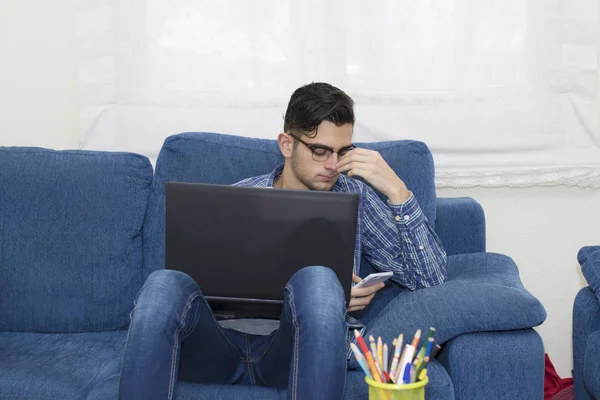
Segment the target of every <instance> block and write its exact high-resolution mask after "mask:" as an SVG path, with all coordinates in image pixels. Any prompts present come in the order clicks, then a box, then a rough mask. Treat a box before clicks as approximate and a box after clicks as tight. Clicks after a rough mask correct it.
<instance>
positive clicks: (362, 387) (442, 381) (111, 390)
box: [87, 360, 454, 400]
mask: <svg viewBox="0 0 600 400" xmlns="http://www.w3.org/2000/svg"><path fill="white" fill-rule="evenodd" d="M428 370H429V372H428V376H429V384H428V385H427V387H426V389H425V394H426V397H427V399H428V400H453V399H454V387H453V385H452V382H451V381H450V377H449V376H448V374H447V373H446V370H444V367H442V366H441V364H440V363H439V362H438V361H437V360H433V361H432V362H431V364H430V366H429V368H428ZM118 387H119V375H118V374H114V375H112V376H110V377H109V378H108V379H106V380H104V381H103V382H101V383H99V384H98V385H96V387H95V388H94V389H93V390H92V391H91V393H90V395H89V397H88V398H87V400H116V399H117V397H118V390H119V389H118ZM368 390H369V389H368V386H367V384H366V383H365V374H364V373H363V372H362V371H349V372H348V375H347V377H346V386H345V390H344V397H343V398H344V400H364V399H367V397H368ZM286 394H287V390H285V389H275V388H267V387H259V386H243V385H207V384H196V383H190V382H179V383H178V384H177V395H176V396H175V398H176V399H177V400H197V399H211V400H228V399H236V400H254V399H261V400H283V399H286V398H287V396H286Z"/></svg>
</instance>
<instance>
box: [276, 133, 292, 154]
mask: <svg viewBox="0 0 600 400" xmlns="http://www.w3.org/2000/svg"><path fill="white" fill-rule="evenodd" d="M277 143H279V150H281V154H283V156H284V157H285V158H290V157H291V156H292V152H293V151H294V138H292V137H291V136H290V135H288V134H286V133H284V132H282V133H280V134H279V136H277Z"/></svg>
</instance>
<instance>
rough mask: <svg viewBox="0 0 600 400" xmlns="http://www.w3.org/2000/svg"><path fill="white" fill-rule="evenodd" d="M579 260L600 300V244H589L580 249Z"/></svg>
mask: <svg viewBox="0 0 600 400" xmlns="http://www.w3.org/2000/svg"><path fill="white" fill-rule="evenodd" d="M577 261H579V264H580V265H581V272H582V273H583V276H584V277H585V280H586V281H587V283H588V285H590V288H591V289H592V291H593V292H594V294H595V295H596V298H597V299H598V301H599V302H600V246H587V247H583V248H582V249H581V250H579V253H578V254H577Z"/></svg>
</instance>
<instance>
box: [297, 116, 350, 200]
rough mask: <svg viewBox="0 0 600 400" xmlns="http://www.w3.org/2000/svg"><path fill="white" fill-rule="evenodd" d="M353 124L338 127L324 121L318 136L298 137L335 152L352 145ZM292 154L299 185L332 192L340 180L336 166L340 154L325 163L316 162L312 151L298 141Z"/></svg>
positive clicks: (332, 156) (334, 155)
mask: <svg viewBox="0 0 600 400" xmlns="http://www.w3.org/2000/svg"><path fill="white" fill-rule="evenodd" d="M352 131H353V126H352V125H351V124H345V125H342V126H336V125H335V124H334V123H332V122H329V121H323V122H321V124H320V125H319V129H318V130H317V136H315V137H314V138H309V137H306V136H298V137H299V138H300V139H301V140H302V141H304V142H306V143H307V144H310V145H315V146H323V147H328V148H331V149H333V150H335V151H338V150H340V149H344V148H347V147H348V146H351V145H352ZM295 142H296V143H295V147H294V149H293V152H292V157H291V166H292V172H293V173H294V175H295V177H296V179H297V180H298V182H299V183H301V184H302V185H304V186H305V187H306V188H307V189H310V190H331V188H333V185H335V182H336V181H337V179H338V176H339V173H338V172H337V170H336V168H335V165H336V163H337V162H338V154H337V153H332V154H331V156H330V157H329V159H327V160H325V161H315V160H314V159H313V155H312V152H311V150H310V149H309V148H308V147H307V146H306V145H304V144H303V143H300V142H298V141H295Z"/></svg>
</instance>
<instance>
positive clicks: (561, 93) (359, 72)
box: [77, 0, 600, 187]
mask: <svg viewBox="0 0 600 400" xmlns="http://www.w3.org/2000/svg"><path fill="white" fill-rule="evenodd" d="M598 3H599V1H598V0H502V1H499V0H371V1H364V0H305V1H297V0H287V1H285V0H277V1H276V0H252V1H248V0H223V1H218V0H170V1H164V0H128V1H107V0H78V3H77V4H78V13H77V32H78V55H79V61H80V64H79V65H80V69H79V73H80V98H81V110H80V111H81V112H80V116H81V118H80V120H81V147H82V148H88V149H98V150H118V151H133V152H138V153H142V154H145V155H147V156H149V157H150V158H151V159H153V160H154V159H155V158H156V156H157V154H158V151H159V149H160V146H161V144H162V142H163V140H164V139H165V138H166V137H167V136H169V135H171V134H174V133H179V132H184V131H212V132H220V133H228V134H236V135H243V136H249V137H261V138H275V137H276V135H277V133H279V132H280V131H281V130H282V126H283V118H282V115H283V114H284V112H285V108H286V105H287V101H288V100H289V97H290V95H291V93H292V92H293V90H294V89H296V88H297V87H299V86H301V85H303V84H306V83H309V82H312V81H326V82H330V83H332V84H333V85H336V86H338V87H340V88H342V89H343V90H345V91H346V92H347V93H348V94H349V95H351V96H352V97H353V98H354V100H355V102H356V115H357V124H356V127H355V140H356V141H381V140H395V139H416V140H421V141H424V142H425V143H427V144H428V145H429V147H430V148H431V150H432V152H433V154H434V157H435V161H436V171H437V177H436V181H437V186H438V187H467V186H477V185H479V186H534V185H576V186H587V187H600V107H599V102H598V89H599V85H598V71H599V62H598V59H599V48H600V10H599V4H598Z"/></svg>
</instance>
